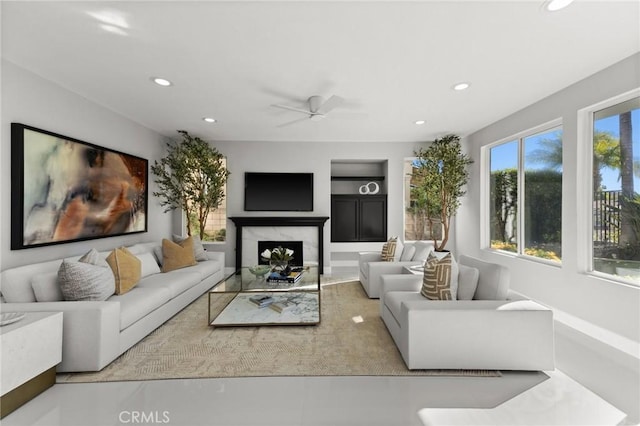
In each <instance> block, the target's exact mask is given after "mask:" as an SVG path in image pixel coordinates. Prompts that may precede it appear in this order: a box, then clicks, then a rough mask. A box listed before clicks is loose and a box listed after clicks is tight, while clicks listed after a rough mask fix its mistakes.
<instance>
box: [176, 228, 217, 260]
mask: <svg viewBox="0 0 640 426" xmlns="http://www.w3.org/2000/svg"><path fill="white" fill-rule="evenodd" d="M187 238H191V239H192V240H193V256H194V257H195V258H196V260H197V261H198V262H199V261H202V260H209V258H208V257H207V252H206V250H205V249H204V246H203V245H202V241H201V240H200V236H199V235H192V236H191V237H181V236H180V235H176V234H173V242H174V243H178V244H180V243H181V242H182V241H184V240H186V239H187Z"/></svg>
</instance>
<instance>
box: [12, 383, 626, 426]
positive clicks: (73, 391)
mask: <svg viewBox="0 0 640 426" xmlns="http://www.w3.org/2000/svg"><path fill="white" fill-rule="evenodd" d="M547 374H548V375H549V378H548V379H546V380H545V378H544V376H543V375H542V373H524V372H517V373H515V372H505V373H504V374H503V376H502V377H500V378H480V377H475V378H474V377H344V376H343V377H272V378H268V377H263V378H237V379H191V380H157V381H145V382H139V381H131V382H111V383H87V384H58V385H55V386H54V387H53V388H51V389H49V390H47V391H46V392H44V393H43V394H41V395H40V396H38V397H37V398H35V399H34V400H32V401H30V402H28V403H27V404H26V405H24V406H23V407H21V408H20V409H18V410H17V411H15V412H14V413H12V414H10V415H9V416H7V417H6V418H4V419H3V420H2V425H3V426H18V425H20V426H24V425H42V426H45V425H46V426H74V425H83V426H93V425H124V424H166V425H175V426H191V425H194V426H195V425H211V426H231V425H238V426H239V425H247V426H249V425H251V426H267V425H279V426H284V425H332V426H340V425H380V426H383V425H384V426H396V425H397V426H404V425H407V426H411V425H576V426H577V425H618V424H626V423H624V422H625V414H624V413H622V412H620V411H619V410H618V409H616V408H615V407H613V406H612V405H610V404H609V403H607V402H606V401H604V400H602V399H601V398H599V397H598V396H596V395H595V394H593V393H592V392H590V391H589V390H587V389H585V388H584V387H582V386H580V385H579V384H577V383H576V382H575V381H573V380H571V379H570V378H569V377H568V376H566V375H565V374H563V373H561V372H560V371H557V370H556V371H553V372H547Z"/></svg>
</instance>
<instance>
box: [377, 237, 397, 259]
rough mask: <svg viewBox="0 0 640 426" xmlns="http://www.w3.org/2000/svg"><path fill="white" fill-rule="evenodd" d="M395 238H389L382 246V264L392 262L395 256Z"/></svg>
mask: <svg viewBox="0 0 640 426" xmlns="http://www.w3.org/2000/svg"><path fill="white" fill-rule="evenodd" d="M397 242H398V239H397V238H395V237H394V238H389V241H387V242H386V243H384V245H383V246H382V252H381V253H380V260H382V261H383V262H393V261H394V259H395V255H396V245H397Z"/></svg>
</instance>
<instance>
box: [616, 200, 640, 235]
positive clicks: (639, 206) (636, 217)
mask: <svg viewBox="0 0 640 426" xmlns="http://www.w3.org/2000/svg"><path fill="white" fill-rule="evenodd" d="M620 201H621V206H620V207H621V208H620V214H621V216H622V219H623V220H626V221H627V223H628V224H629V230H630V231H631V235H627V236H626V237H627V238H626V243H627V245H629V246H639V245H640V194H638V193H637V192H636V193H634V194H633V197H625V196H624V195H623V196H622V197H621V200H620Z"/></svg>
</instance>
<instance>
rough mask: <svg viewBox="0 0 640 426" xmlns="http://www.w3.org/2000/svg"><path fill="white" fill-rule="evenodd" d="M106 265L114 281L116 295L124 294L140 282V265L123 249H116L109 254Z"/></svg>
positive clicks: (138, 260)
mask: <svg viewBox="0 0 640 426" xmlns="http://www.w3.org/2000/svg"><path fill="white" fill-rule="evenodd" d="M107 263H108V264H109V266H110V267H111V270H112V271H113V276H114V278H115V280H116V294H125V293H126V292H128V291H129V290H131V289H132V288H133V287H135V285H136V284H138V281H140V276H141V274H142V263H141V262H140V259H138V258H137V257H136V256H135V255H133V254H132V253H131V252H130V251H129V250H127V249H126V248H125V247H120V248H117V249H115V250H113V251H112V252H111V253H109V256H107Z"/></svg>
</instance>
